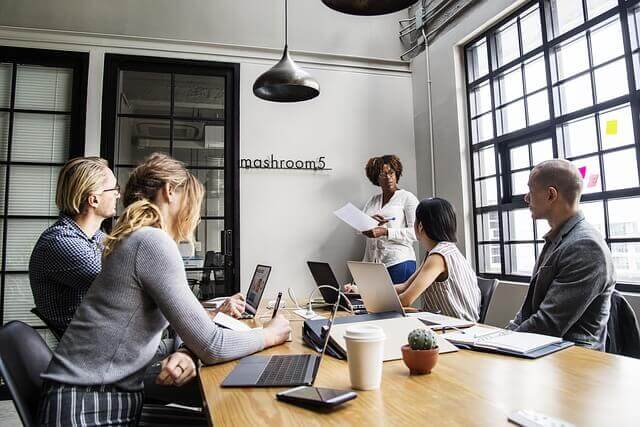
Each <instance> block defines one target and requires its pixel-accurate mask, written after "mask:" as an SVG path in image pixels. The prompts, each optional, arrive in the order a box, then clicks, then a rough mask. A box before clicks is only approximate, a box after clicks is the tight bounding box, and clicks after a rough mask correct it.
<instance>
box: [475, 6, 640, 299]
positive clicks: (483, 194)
mask: <svg viewBox="0 0 640 427" xmlns="http://www.w3.org/2000/svg"><path fill="white" fill-rule="evenodd" d="M552 3H553V2H552V1H551V0H535V1H529V2H527V3H526V4H524V5H523V6H522V7H521V8H518V10H516V11H514V12H513V13H511V14H510V15H509V16H507V17H505V18H504V19H501V20H500V21H499V22H498V23H497V24H495V25H493V26H492V27H491V28H489V29H488V30H487V31H485V32H483V34H481V35H479V36H477V37H475V38H474V39H472V40H471V41H470V42H469V43H467V44H466V45H465V46H464V65H465V83H466V88H467V94H466V100H467V125H468V129H469V148H470V166H471V176H472V178H471V180H472V181H471V183H472V197H473V207H474V208H473V212H474V214H473V225H474V248H475V255H476V271H478V274H479V275H482V276H486V277H493V278H498V279H503V280H512V281H519V282H526V281H528V280H529V279H530V273H529V274H527V273H518V272H517V271H515V272H514V271H513V269H512V265H511V260H513V259H514V258H517V256H515V257H514V256H513V255H512V254H511V253H509V252H510V251H511V250H513V248H517V247H518V245H520V247H524V246H528V247H532V248H533V253H531V254H530V255H532V256H533V258H534V259H535V258H537V256H538V255H539V253H540V250H541V248H542V245H543V243H544V241H543V239H542V237H543V234H544V231H545V230H544V228H545V226H543V225H542V224H541V223H540V222H537V223H536V222H533V220H531V219H530V217H529V220H530V221H532V233H531V234H529V233H527V236H525V237H524V238H522V236H515V237H513V236H511V234H510V220H511V219H512V215H511V214H510V212H513V211H519V210H522V211H523V210H527V204H526V203H525V201H524V194H523V193H522V192H520V193H518V192H517V191H516V188H518V189H521V188H522V178H524V177H526V175H528V171H529V170H530V169H531V168H532V167H533V166H534V165H535V163H534V159H533V158H534V153H533V152H532V144H533V143H536V142H541V141H544V142H545V143H548V144H550V145H547V146H546V147H545V148H546V149H547V151H548V153H549V155H551V153H552V157H553V158H558V157H561V158H567V159H569V160H572V161H575V160H580V159H584V158H593V159H595V161H597V165H598V166H599V171H600V176H599V183H598V185H599V186H600V190H601V191H594V192H587V193H584V194H583V195H582V199H581V202H601V203H602V205H603V212H604V219H603V227H602V228H603V229H602V231H603V237H604V239H605V241H606V242H607V244H608V245H609V246H610V247H611V246H612V244H613V245H614V246H615V244H616V243H640V236H635V237H619V236H613V235H612V233H611V229H610V228H611V227H610V221H609V220H610V214H609V203H610V201H611V200H614V199H624V198H628V197H632V196H640V184H638V181H639V180H638V179H636V181H635V182H636V185H635V186H633V187H630V188H622V189H608V188H607V185H606V184H605V182H606V173H603V172H604V171H605V170H606V165H605V164H604V163H603V162H604V161H605V160H604V159H605V157H607V155H608V154H615V153H620V154H624V153H625V151H624V150H629V149H635V166H636V168H637V170H638V171H640V142H639V140H640V91H638V85H639V84H640V82H637V81H636V80H637V78H638V77H637V76H639V75H640V74H639V73H638V69H639V68H640V60H639V59H638V58H639V57H640V53H639V52H640V47H638V46H634V44H637V34H636V35H634V36H635V37H636V43H634V41H633V40H632V38H631V34H630V32H631V30H633V29H635V32H636V33H637V32H638V31H639V30H638V23H637V22H631V21H633V20H636V21H637V20H638V19H639V15H638V13H636V14H634V10H635V9H637V8H638V7H639V4H640V1H638V0H618V1H616V2H615V5H613V4H612V3H611V6H610V7H611V8H610V9H609V10H606V11H605V12H604V13H601V14H598V15H595V16H589V15H588V6H590V7H591V8H593V7H594V6H593V1H592V0H582V12H583V16H582V17H581V18H582V23H581V24H579V25H573V28H571V29H569V30H567V31H564V32H562V33H560V32H559V31H558V28H557V26H556V21H555V20H554V19H553V17H552V9H551V6H552ZM574 3H576V4H579V3H578V2H574ZM536 6H537V9H538V11H539V18H540V29H541V39H542V40H541V43H540V44H539V45H538V46H537V47H535V48H533V49H530V50H528V51H527V50H526V49H525V47H524V46H523V44H524V42H523V32H522V26H523V23H522V19H523V15H525V14H526V13H529V12H530V11H531V10H533V9H535V8H536ZM563 6H564V5H563ZM616 17H617V19H618V20H619V23H620V28H621V31H622V43H623V47H624V52H623V54H622V55H620V56H616V57H614V58H609V59H608V60H607V61H604V62H601V63H598V64H595V65H594V58H593V56H594V55H593V53H592V45H591V43H592V37H591V33H592V32H593V31H595V30H597V29H600V28H601V26H602V27H604V26H605V25H609V24H611V22H610V21H615V20H616ZM507 24H509V25H513V26H514V27H513V29H512V30H513V33H515V34H516V35H517V37H518V39H517V40H518V42H517V43H518V49H517V50H518V52H517V54H516V55H515V57H513V55H511V59H509V60H508V61H506V63H500V62H499V61H498V57H499V55H498V54H497V53H496V52H497V50H498V48H499V46H498V43H499V42H500V41H499V40H498V38H500V37H506V36H505V34H504V33H505V32H506V31H507V30H506V29H505V27H506V26H507ZM549 36H551V38H549ZM511 37H513V34H511ZM577 38H584V39H585V40H586V46H587V50H586V51H587V53H588V67H587V68H586V69H584V70H581V71H580V72H579V73H577V74H573V75H570V76H569V77H563V76H562V75H560V74H561V73H560V72H558V68H557V65H556V63H555V61H556V56H557V51H559V50H560V49H559V48H560V46H564V45H565V44H569V43H572V42H573V41H574V40H576V39H577ZM478 52H480V54H478ZM501 54H502V53H501ZM484 55H486V56H484ZM541 58H542V60H543V61H544V77H545V78H546V86H545V88H544V89H538V90H537V92H535V93H534V92H532V93H527V87H526V81H527V77H526V76H525V74H524V66H525V65H524V64H527V63H530V62H533V60H537V59H541ZM621 58H623V59H621ZM621 61H623V62H624V68H625V69H626V74H627V82H626V84H627V85H628V93H627V94H625V95H622V96H615V97H614V98H612V99H606V100H602V101H601V102H599V100H598V96H599V94H597V93H596V82H595V80H596V78H597V77H596V74H597V72H598V71H597V70H600V69H601V68H603V67H605V66H608V65H611V64H613V63H616V62H618V63H619V62H621ZM634 61H635V62H636V64H635V68H634ZM554 66H555V67H556V68H554ZM518 67H521V71H518V70H517V68H518ZM484 69H486V73H483V72H482V70H484ZM478 70H480V71H479V72H478ZM514 70H515V71H516V72H520V73H521V74H520V76H521V80H522V82H523V83H522V84H523V86H524V88H523V89H522V93H517V94H516V96H515V97H511V99H508V100H507V102H501V97H502V92H501V89H502V85H501V83H502V81H501V80H500V79H501V78H503V79H504V76H505V74H506V73H505V72H506V71H509V72H511V71H514ZM634 70H635V71H634ZM580 76H588V79H587V77H585V81H587V82H589V83H590V86H591V94H590V95H591V98H592V101H593V102H592V103H591V105H588V106H579V107H578V108H574V109H573V110H572V111H565V110H566V106H564V105H563V104H562V103H561V102H562V99H561V94H560V91H561V90H562V88H561V86H562V85H563V84H564V83H566V82H567V81H569V80H574V79H575V80H577V78H578V77H580ZM623 83H624V82H623ZM487 90H488V91H489V95H490V105H489V104H488V103H487V101H486V100H487V99H488V98H487V97H486V94H487V92H486V91H487ZM480 91H484V98H483V99H484V102H480V101H478V100H479V99H480V96H479V95H476V94H479V93H480ZM543 91H546V103H547V107H548V117H547V119H546V120H544V119H543V120H541V121H539V122H537V123H533V124H530V123H529V122H528V120H529V112H528V111H527V106H528V101H526V102H525V101H524V100H525V99H528V97H529V96H532V95H534V94H537V93H540V92H543ZM554 92H555V93H554ZM514 103H522V105H523V108H524V117H525V119H524V120H526V121H527V122H526V123H525V125H524V126H520V128H519V129H514V130H513V131H505V132H503V133H502V132H500V130H501V128H502V127H501V123H500V118H501V115H500V114H499V113H500V112H501V110H500V108H502V107H504V106H508V105H511V104H514ZM627 105H628V107H629V110H630V112H631V120H632V125H633V132H634V135H635V137H634V139H633V144H630V145H624V146H619V147H614V148H606V147H603V146H602V138H603V137H602V135H603V133H602V132H604V130H603V129H601V126H602V123H601V120H600V115H604V114H605V113H607V112H609V111H610V110H612V109H622V107H624V106H627ZM563 107H564V108H563ZM590 115H593V121H594V122H595V126H596V132H597V143H598V146H597V150H595V151H592V152H589V153H588V154H582V155H578V156H567V155H565V154H566V152H565V144H563V135H564V134H562V133H559V132H560V130H561V129H564V126H566V125H567V124H568V123H572V122H573V121H576V120H577V119H582V118H585V117H586V116H590ZM488 117H490V118H491V122H489V120H488ZM616 123H617V122H616ZM520 125H521V124H520ZM607 126H608V124H607ZM489 129H491V131H490V132H488V130H489ZM607 132H608V130H607ZM489 134H490V136H489V137H486V136H487V135H489ZM483 136H485V137H484V138H483ZM519 147H521V148H522V149H523V150H524V148H525V147H528V148H527V149H526V151H528V158H529V164H525V165H518V167H512V164H511V160H512V159H511V156H510V154H511V152H512V151H511V150H514V149H517V148H519ZM482 156H485V157H482ZM490 158H493V166H491V167H489V168H486V167H484V164H483V163H482V162H483V161H484V162H485V164H486V162H487V160H486V159H490ZM483 159H484V160H483ZM487 169H488V170H487ZM518 172H519V174H518ZM581 172H582V171H581ZM636 178H637V177H636ZM585 179H586V177H585ZM595 181H598V177H596V178H595ZM525 183H526V181H525ZM514 191H516V194H514ZM514 215H515V214H514ZM489 220H490V221H491V223H492V226H491V227H488V226H487V221H489ZM496 222H497V233H496V229H495V225H496V224H495V223H496ZM492 227H493V228H492ZM486 234H491V236H489V237H490V238H488V239H487V238H486V237H487V236H486ZM496 234H497V236H496ZM612 249H613V248H612ZM498 255H499V258H500V260H499V266H498ZM491 265H493V271H492V267H487V266H491ZM639 285H640V282H639V283H625V282H624V281H621V280H619V283H618V288H619V289H622V290H628V291H636V292H640V287H639Z"/></svg>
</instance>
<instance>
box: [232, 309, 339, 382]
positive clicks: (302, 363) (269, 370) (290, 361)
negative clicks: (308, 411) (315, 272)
mask: <svg viewBox="0 0 640 427" xmlns="http://www.w3.org/2000/svg"><path fill="white" fill-rule="evenodd" d="M337 312H338V304H337V302H336V303H335V304H334V305H333V310H332V311H331V316H330V317H329V323H328V324H327V326H326V327H325V329H324V344H323V345H322V352H321V353H320V355H319V356H318V355H317V354H291V355H289V354H287V355H273V356H260V355H256V356H248V357H245V358H243V359H240V363H238V365H237V366H236V367H235V368H234V369H233V371H231V373H230V374H229V375H227V377H226V378H225V379H224V381H223V382H222V384H221V386H222V387H289V386H298V385H313V382H314V381H315V379H316V375H317V374H318V370H319V369H320V363H321V362H322V358H323V357H324V353H325V352H326V350H327V344H328V343H329V336H330V332H331V326H332V325H333V320H334V319H335V317H336V313H337Z"/></svg>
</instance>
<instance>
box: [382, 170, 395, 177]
mask: <svg viewBox="0 0 640 427" xmlns="http://www.w3.org/2000/svg"><path fill="white" fill-rule="evenodd" d="M395 174H396V171H393V170H390V171H389V172H380V174H379V175H378V178H386V177H392V176H395Z"/></svg>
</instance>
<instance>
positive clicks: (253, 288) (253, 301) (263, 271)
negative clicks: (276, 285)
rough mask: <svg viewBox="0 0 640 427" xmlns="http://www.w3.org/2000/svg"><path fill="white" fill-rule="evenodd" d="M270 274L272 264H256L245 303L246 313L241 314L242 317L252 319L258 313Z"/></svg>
mask: <svg viewBox="0 0 640 427" xmlns="http://www.w3.org/2000/svg"><path fill="white" fill-rule="evenodd" d="M269 274H271V267H270V266H268V265H262V264H258V265H257V266H256V270H255V271H254V272H253V278H252V279H251V284H250V285H249V290H248V291H247V299H246V302H245V305H244V313H242V315H241V316H240V318H241V319H252V318H253V317H254V316H255V315H256V311H258V306H259V305H260V300H261V299H262V294H263V293H264V288H266V287H267V280H269Z"/></svg>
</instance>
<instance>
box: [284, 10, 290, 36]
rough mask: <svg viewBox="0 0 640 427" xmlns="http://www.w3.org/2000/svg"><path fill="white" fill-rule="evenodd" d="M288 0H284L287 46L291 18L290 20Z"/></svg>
mask: <svg viewBox="0 0 640 427" xmlns="http://www.w3.org/2000/svg"><path fill="white" fill-rule="evenodd" d="M287 3H288V2H287V0H284V45H285V46H287V45H288V44H289V34H288V32H289V20H288V9H289V8H288V6H287Z"/></svg>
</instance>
